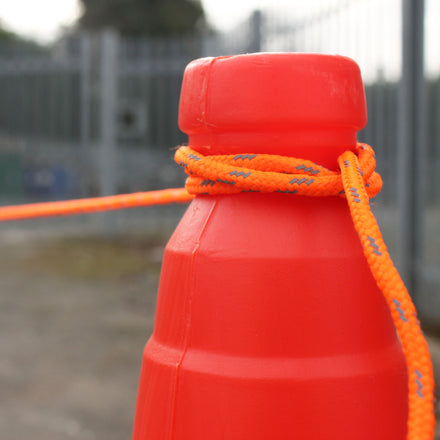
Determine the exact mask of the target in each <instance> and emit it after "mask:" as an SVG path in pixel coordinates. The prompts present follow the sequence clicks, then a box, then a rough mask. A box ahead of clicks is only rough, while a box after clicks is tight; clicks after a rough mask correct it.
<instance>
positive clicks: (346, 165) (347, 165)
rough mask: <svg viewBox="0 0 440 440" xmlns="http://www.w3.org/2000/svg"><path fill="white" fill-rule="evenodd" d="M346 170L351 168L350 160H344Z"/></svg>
mask: <svg viewBox="0 0 440 440" xmlns="http://www.w3.org/2000/svg"><path fill="white" fill-rule="evenodd" d="M344 165H345V168H348V167H349V166H350V162H349V161H348V160H344Z"/></svg>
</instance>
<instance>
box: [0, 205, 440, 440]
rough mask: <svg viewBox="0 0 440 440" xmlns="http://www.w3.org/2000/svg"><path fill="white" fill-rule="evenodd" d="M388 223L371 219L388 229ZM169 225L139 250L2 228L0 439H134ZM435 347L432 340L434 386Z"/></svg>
mask: <svg viewBox="0 0 440 440" xmlns="http://www.w3.org/2000/svg"><path fill="white" fill-rule="evenodd" d="M176 212H177V211H176ZM180 212H181V209H180ZM178 213H179V212H178ZM393 216H394V214H393V212H392V211H390V212H385V211H382V212H381V213H380V215H379V216H378V217H379V219H380V221H381V222H382V224H385V225H388V226H386V227H385V229H386V230H387V231H391V230H392V225H393V219H394V217H393ZM175 218H176V219H177V216H176V217H175ZM173 221H174V220H171V223H173ZM158 223H160V222H156V223H154V222H153V223H152V225H153V224H154V225H155V226H156V227H157V224H158ZM51 224H53V223H51ZM168 226H169V225H168V224H167V227H166V228H165V231H164V228H162V229H161V230H160V231H158V232H157V233H155V234H149V235H148V237H147V238H145V237H144V238H143V239H142V240H141V242H142V243H143V244H142V245H135V244H134V243H137V238H139V236H137V237H135V238H132V239H130V238H127V237H126V236H125V237H122V239H120V238H118V237H113V238H112V239H111V240H110V241H108V240H104V239H102V238H96V237H95V238H93V237H92V236H89V237H88V238H87V237H86V238H85V239H84V238H83V239H79V240H77V239H67V240H65V239H62V240H61V239H60V236H61V235H65V234H66V232H68V231H70V233H72V230H71V229H68V228H67V229H66V230H63V229H62V228H61V229H59V230H53V229H52V228H47V227H44V224H43V223H41V224H40V225H39V226H38V227H36V228H35V229H30V228H29V227H23V228H16V227H15V226H14V227H12V228H10V229H9V230H8V229H7V228H5V227H3V228H2V230H0V350H1V356H0V395H1V399H0V438H1V439H2V440H17V439H27V438H32V439H33V440H43V439H44V440H67V439H82V440H95V439H96V440H101V439H106V440H121V439H129V438H130V437H131V429H132V421H133V415H134V406H135V401H136V393H137V385H138V375H139V369H140V364H141V355H142V348H143V346H144V344H145V342H146V340H147V339H148V337H149V335H150V334H151V331H152V325H153V319H154V308H155V298H156V290H157V283H158V274H159V268H160V259H161V255H162V251H163V245H164V243H165V241H166V238H165V237H166V236H167V234H168V233H169V232H170V230H169V227H168ZM57 231H58V232H57ZM76 232H78V231H76ZM76 232H75V233H76ZM87 233H90V231H88V232H87ZM389 238H391V241H392V234H391V233H389ZM391 246H393V244H392V243H391ZM109 251H110V252H109ZM109 254H112V255H117V258H116V259H111V258H110V259H109V258H108V255H109ZM439 341H440V340H439V339H438V338H436V337H434V336H432V337H430V339H429V342H430V346H431V351H432V355H433V359H434V362H435V366H436V376H437V382H438V383H440V343H439ZM439 397H440V396H439ZM437 435H438V437H437V439H438V440H440V428H438V434H437Z"/></svg>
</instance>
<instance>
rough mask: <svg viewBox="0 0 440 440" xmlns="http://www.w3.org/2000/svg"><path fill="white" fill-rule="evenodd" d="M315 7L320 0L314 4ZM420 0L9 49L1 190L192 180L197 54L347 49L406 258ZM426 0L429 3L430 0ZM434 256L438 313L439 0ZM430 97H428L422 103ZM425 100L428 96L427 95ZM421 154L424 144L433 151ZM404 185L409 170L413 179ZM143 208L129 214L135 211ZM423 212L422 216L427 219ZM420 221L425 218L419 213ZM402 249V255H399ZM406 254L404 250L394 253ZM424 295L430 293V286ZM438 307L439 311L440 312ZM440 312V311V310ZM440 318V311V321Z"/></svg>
mask: <svg viewBox="0 0 440 440" xmlns="http://www.w3.org/2000/svg"><path fill="white" fill-rule="evenodd" d="M309 3H310V2H309ZM410 3H413V4H414V3H417V2H414V1H410V0H334V1H331V0H329V1H327V2H316V3H313V5H308V7H307V8H306V7H304V5H303V4H302V3H300V2H291V3H288V4H287V6H286V5H285V6H284V7H283V8H280V7H277V8H275V7H274V8H272V9H270V10H265V11H256V12H254V13H253V14H252V15H251V16H250V17H249V18H248V19H247V20H245V22H243V23H240V25H239V26H237V27H236V28H235V29H232V30H230V31H228V32H210V33H208V34H206V35H203V36H197V37H185V38H168V39H151V38H142V39H129V38H121V37H120V36H118V35H117V34H116V33H114V32H112V31H106V32H103V33H101V34H79V35H78V34H74V35H69V36H66V37H64V38H63V39H61V40H60V41H58V42H57V43H56V44H55V45H54V46H53V47H51V48H48V49H38V50H37V49H36V48H35V47H28V46H26V47H23V46H20V45H10V44H9V45H6V46H5V45H3V46H1V45H0V90H1V91H2V92H1V99H0V176H1V177H0V197H2V199H3V200H8V201H22V200H32V199H35V198H37V199H54V198H69V197H77V196H88V195H97V194H108V193H116V192H125V191H136V190H145V189H153V188H160V187H166V186H170V185H176V184H179V185H180V184H181V183H182V181H183V174H182V173H181V172H180V170H178V169H177V168H176V167H174V166H173V164H172V153H173V151H172V149H173V147H175V146H176V145H178V144H179V143H181V142H182V141H184V140H185V136H184V135H183V134H182V133H181V132H180V131H179V129H178V127H177V113H178V102H179V90H180V84H181V80H182V75H183V70H184V67H185V66H186V64H187V63H188V62H189V61H190V60H192V59H194V58H198V57H202V56H217V55H226V54H237V53H245V52H255V51H306V52H321V53H340V54H342V55H347V56H350V57H352V58H354V59H355V60H356V61H357V62H358V63H359V65H360V67H361V70H362V72H363V76H364V80H365V85H366V95H367V103H368V109H369V123H368V125H367V127H366V128H365V129H364V130H363V131H362V132H361V133H360V134H359V139H360V140H362V141H365V142H368V143H370V144H372V145H373V146H374V147H375V150H376V152H377V156H378V168H379V171H380V172H381V173H382V174H383V176H384V181H385V185H384V190H383V193H382V195H381V196H380V197H379V198H378V201H377V202H375V203H376V205H377V215H378V217H379V219H380V221H381V223H382V224H383V225H384V229H385V234H386V239H387V241H388V242H389V243H390V244H391V251H392V253H394V254H397V253H398V252H399V243H401V239H400V238H399V236H398V235H397V233H396V227H395V225H396V224H398V223H399V218H402V215H405V214H402V211H401V212H400V217H399V211H398V209H397V208H396V206H397V198H398V185H397V182H398V174H399V173H398V168H397V163H398V161H397V160H396V157H397V156H398V153H399V151H401V150H402V139H401V137H399V135H398V134H399V132H400V133H402V132H403V129H402V122H401V120H400V122H399V116H398V115H399V114H401V110H402V105H401V103H402V88H401V87H400V82H401V76H402V61H404V60H402V52H403V51H402V44H403V43H402V41H403V39H402V20H401V19H400V17H401V14H402V4H403V5H405V4H410ZM419 3H420V4H422V5H423V2H419ZM425 17H426V19H425V23H426V28H425V34H424V35H425V53H426V59H425V81H424V83H423V85H422V86H423V87H422V88H421V89H420V90H421V91H420V92H419V93H423V94H424V96H425V97H426V99H425V100H424V101H423V102H424V106H423V114H424V115H425V116H426V117H425V118H423V126H422V127H421V128H419V130H422V131H423V133H424V138H425V139H426V144H425V148H424V149H423V151H424V154H426V160H425V162H424V165H423V166H424V168H423V170H422V174H423V177H424V186H423V192H422V193H421V194H419V195H418V197H419V198H420V197H422V198H423V200H422V203H421V204H420V203H419V206H422V208H423V209H422V210H423V213H424V214H426V216H425V217H420V218H419V221H421V222H422V224H421V226H419V229H420V227H421V228H422V229H423V230H424V231H425V234H424V239H423V240H424V247H423V253H422V255H419V256H417V257H416V258H414V259H413V260H412V261H410V263H411V264H412V265H413V266H414V268H415V270H416V271H417V275H418V277H419V279H420V280H421V282H422V286H421V288H420V289H419V290H420V291H425V292H428V293H427V294H426V295H425V297H423V298H422V297H420V298H422V299H420V301H421V302H422V303H423V304H427V306H426V307H425V310H424V312H425V314H427V315H433V316H435V317H437V315H438V314H439V313H438V312H439V311H440V295H438V294H437V293H436V292H437V290H438V287H439V286H440V251H439V249H440V241H439V238H438V237H440V233H439V232H440V230H439V227H440V215H439V211H440V209H439V204H440V191H439V188H440V177H439V176H440V130H439V128H438V127H439V126H440V125H439V123H440V77H439V71H440V55H438V54H437V51H436V50H435V47H436V46H435V41H438V38H439V35H438V30H437V24H436V23H437V22H438V19H439V18H440V8H439V3H438V2H437V1H436V0H427V1H426V2H425ZM416 98H417V97H416ZM420 102H422V101H420ZM420 154H422V152H421V153H420ZM400 179H401V178H400ZM129 215H130V214H128V213H127V216H129ZM414 215H415V214H414ZM420 219H421V220H420ZM400 253H401V252H400ZM395 256H396V255H395ZM420 295H422V294H420ZM433 306H434V307H433ZM433 310H437V312H435V313H434V312H433ZM436 319H437V318H436Z"/></svg>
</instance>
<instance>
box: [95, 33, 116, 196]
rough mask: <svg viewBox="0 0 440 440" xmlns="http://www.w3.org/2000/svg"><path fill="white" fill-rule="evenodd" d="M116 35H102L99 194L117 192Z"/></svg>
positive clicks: (105, 194)
mask: <svg viewBox="0 0 440 440" xmlns="http://www.w3.org/2000/svg"><path fill="white" fill-rule="evenodd" d="M117 69H118V35H117V34H116V33H115V32H114V31H110V30H108V31H105V32H104V33H103V34H102V37H101V108H100V113H101V118H100V120H101V141H100V161H99V162H100V163H99V168H100V170H99V173H100V179H99V180H100V181H99V190H100V195H102V196H108V195H112V194H116V190H117V188H116V179H115V176H116V160H117V157H116V155H117V137H116V136H117V134H116V106H117V82H118V73H117Z"/></svg>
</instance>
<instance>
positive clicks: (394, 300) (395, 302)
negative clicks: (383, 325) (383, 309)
mask: <svg viewBox="0 0 440 440" xmlns="http://www.w3.org/2000/svg"><path fill="white" fill-rule="evenodd" d="M393 303H394V304H395V305H396V310H397V311H398V312H399V317H400V319H401V320H402V321H403V322H408V318H407V317H406V316H405V311H404V310H402V309H401V308H400V305H401V304H400V301H398V300H397V299H393Z"/></svg>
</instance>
